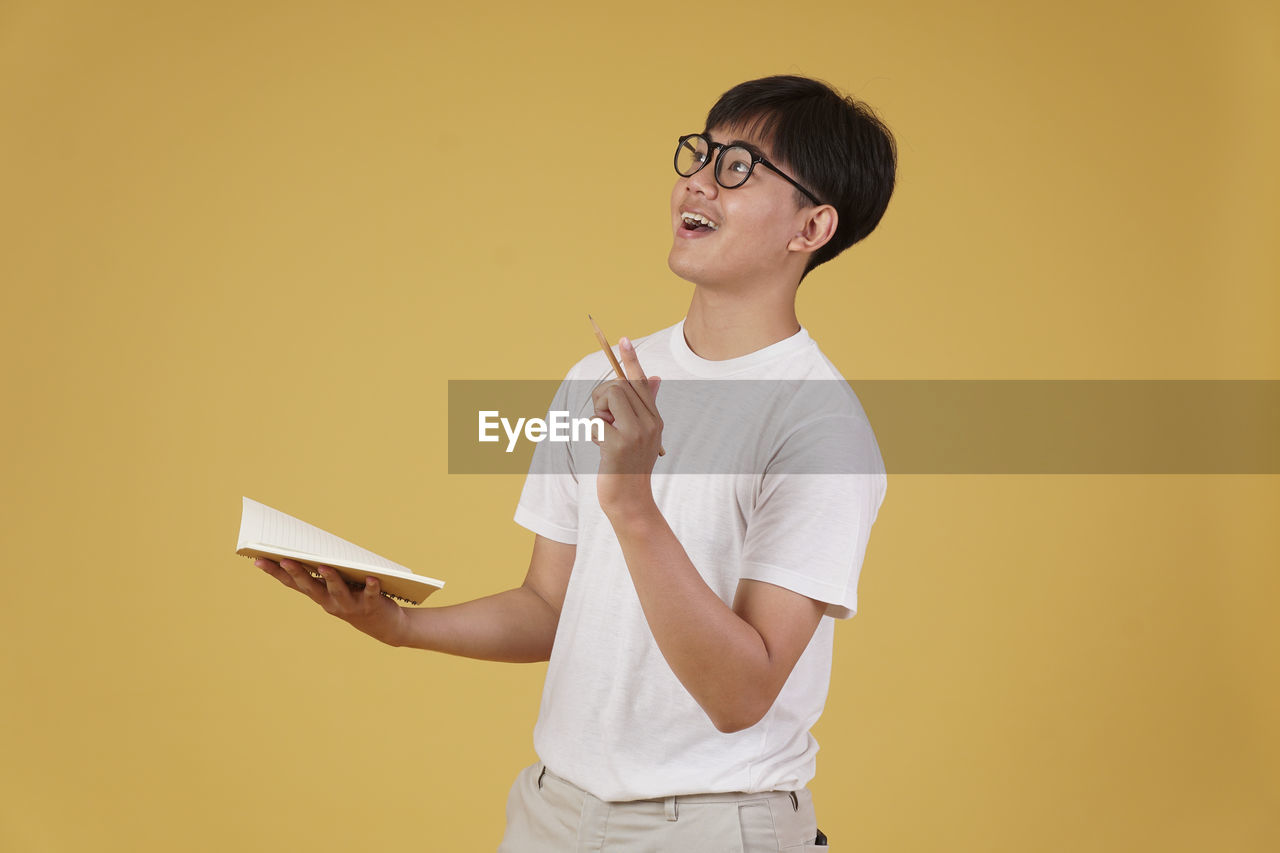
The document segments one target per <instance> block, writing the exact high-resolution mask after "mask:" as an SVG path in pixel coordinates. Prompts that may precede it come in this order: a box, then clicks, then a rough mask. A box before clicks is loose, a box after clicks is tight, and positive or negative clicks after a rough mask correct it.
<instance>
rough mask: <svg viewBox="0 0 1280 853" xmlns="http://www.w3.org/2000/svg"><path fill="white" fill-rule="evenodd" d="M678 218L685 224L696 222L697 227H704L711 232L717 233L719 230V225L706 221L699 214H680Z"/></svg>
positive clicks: (705, 218)
mask: <svg viewBox="0 0 1280 853" xmlns="http://www.w3.org/2000/svg"><path fill="white" fill-rule="evenodd" d="M680 218H681V219H683V220H684V221H685V222H696V223H697V224H699V225H705V226H707V227H708V228H710V229H711V230H712V231H717V230H719V228H720V226H719V225H716V224H715V223H714V222H712V221H711V220H710V219H707V217H705V216H703V215H702V214H701V213H681V214H680Z"/></svg>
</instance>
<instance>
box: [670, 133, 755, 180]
mask: <svg viewBox="0 0 1280 853" xmlns="http://www.w3.org/2000/svg"><path fill="white" fill-rule="evenodd" d="M710 148H711V147H710V145H708V143H707V140H706V139H704V138H703V137H701V136H691V137H690V138H688V139H686V140H684V141H683V142H681V143H680V145H679V148H677V150H676V171H677V172H679V173H680V174H681V175H684V176H685V177H686V178H687V177H689V176H690V175H692V174H693V173H694V172H697V171H698V170H699V169H701V168H702V167H703V166H705V165H706V163H707V158H708V157H709V156H710V154H711V151H710ZM750 175H751V152H749V151H747V149H745V148H741V147H739V146H733V147H731V148H721V149H720V155H719V156H718V157H717V158H716V180H717V181H718V182H719V183H720V186H722V187H725V188H727V189H733V188H734V187H740V186H742V185H743V183H745V182H746V180H747V178H748V177H750Z"/></svg>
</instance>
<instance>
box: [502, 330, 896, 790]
mask: <svg viewBox="0 0 1280 853" xmlns="http://www.w3.org/2000/svg"><path fill="white" fill-rule="evenodd" d="M634 344H635V346H636V354H637V357H638V358H639V360H640V364H641V366H642V367H643V368H644V370H645V372H646V374H648V375H651V376H652V375H656V376H660V377H662V380H663V383H662V385H661V387H660V388H659V391H658V397H657V406H658V411H659V413H660V414H661V416H662V418H663V423H664V430H663V435H662V442H663V445H664V446H665V450H666V455H665V456H662V457H659V458H658V460H657V462H656V464H655V466H654V471H653V476H652V484H653V492H654V498H655V500H656V502H657V505H658V508H659V510H660V511H661V512H662V514H663V516H664V518H665V519H666V520H667V523H668V524H669V525H670V526H671V529H672V530H673V531H674V532H675V534H676V537H677V538H678V539H679V540H680V543H681V545H683V546H684V549H685V552H686V553H687V554H688V555H689V558H690V560H691V561H692V563H693V565H694V567H695V568H696V569H697V570H698V572H699V574H701V575H702V577H703V579H704V580H705V581H706V583H707V584H708V586H710V587H711V589H713V590H714V591H715V593H716V594H717V595H718V596H719V597H720V598H721V600H723V601H724V602H725V603H726V604H730V605H732V602H733V598H734V593H735V591H736V589H737V586H738V582H739V580H740V579H742V578H751V579H754V580H758V581H767V582H768V583H771V584H775V585H777V586H781V587H785V588H787V589H790V590H794V591H795V592H799V593H801V594H802V595H806V596H809V597H810V598H813V599H816V600H820V601H825V602H827V604H828V607H827V616H828V617H834V618H826V617H824V618H823V619H822V620H821V622H820V624H819V626H818V629H817V631H816V632H815V634H814V636H813V639H812V640H811V641H810V643H809V645H808V647H807V648H806V649H805V651H804V653H803V654H802V655H801V656H800V659H799V661H798V662H797V663H796V666H795V669H794V670H793V671H792V673H791V676H790V678H789V679H788V680H787V682H786V684H785V685H784V686H783V688H782V692H781V693H780V694H779V696H778V698H777V700H776V701H775V702H774V704H773V707H772V708H770V709H769V711H768V713H766V714H765V716H764V718H763V719H762V720H760V722H758V723H757V724H756V725H754V726H752V727H750V728H748V729H745V730H743V731H740V732H734V733H731V734H725V733H723V732H720V731H719V730H717V729H716V728H715V726H714V725H712V723H711V721H710V719H709V718H708V717H707V715H706V713H705V712H704V711H703V710H702V708H701V707H700V706H699V705H698V704H697V702H695V701H694V699H693V697H692V696H690V694H689V693H688V691H686V690H685V688H684V686H683V685H682V684H680V682H679V681H678V680H677V679H676V676H675V674H674V673H672V671H671V668H670V667H669V666H668V664H667V662H666V660H665V659H664V658H663V656H662V653H661V652H660V651H659V649H658V646H657V643H656V641H655V640H654V638H653V634H652V632H651V631H650V630H649V626H648V623H647V622H646V620H645V617H644V613H643V611H642V610H641V607H640V601H639V598H638V597H637V595H636V591H635V587H634V585H633V584H632V581H631V576H630V573H629V572H628V569H627V566H626V562H625V560H624V559H623V555H622V550H621V548H620V546H619V544H618V540H617V537H616V535H615V534H614V531H613V527H612V525H611V524H610V523H609V520H608V518H606V517H605V515H604V513H603V511H602V510H601V509H600V504H599V501H598V499H597V496H596V478H595V473H594V472H595V471H596V470H598V465H599V449H598V448H597V447H596V446H595V445H594V444H592V443H590V442H589V441H588V442H578V443H574V444H565V443H559V444H555V443H551V442H542V443H540V444H539V445H538V446H537V448H536V450H535V453H534V462H533V465H532V466H531V469H530V474H529V476H528V478H527V479H526V481H525V486H524V490H523V492H522V494H521V496H520V501H519V505H518V506H517V509H516V513H515V520H516V522H517V523H518V524H520V525H522V526H523V527H526V528H528V529H529V530H532V531H534V532H535V533H538V534H541V535H542V536H545V537H547V538H549V539H553V540H555V541H558V542H564V543H569V544H575V545H576V546H577V554H576V558H575V561H574V565H573V572H572V574H571V576H570V578H569V584H568V588H567V591H566V594H565V601H564V607H563V609H562V611H561V613H560V622H559V627H558V629H557V631H556V638H555V645H554V647H553V648H552V652H551V661H550V664H549V666H548V669H547V678H546V683H545V685H544V688H543V693H542V705H541V709H540V711H539V715H538V722H537V725H536V726H535V728H534V748H535V750H536V751H537V753H538V756H539V758H540V759H541V760H542V761H543V762H544V763H545V764H546V765H547V766H548V767H549V768H550V769H551V770H552V771H553V772H555V773H557V774H559V775H560V776H562V777H563V778H565V779H567V780H569V781H570V782H572V783H574V784H575V785H578V786H579V787H581V788H583V789H584V790H586V791H588V792H590V793H591V794H594V795H595V796H596V797H599V798H600V799H602V800H608V801H618V800H633V799H649V798H654V797H665V796H671V795H679V794H693V793H711V792H722V791H746V792H757V791H772V790H796V789H799V788H801V787H804V786H805V785H806V784H808V782H809V780H811V779H812V778H813V775H814V770H815V761H814V758H815V755H816V753H817V751H818V745H817V742H816V741H815V740H814V739H813V737H812V735H810V733H809V729H810V728H811V727H812V726H813V724H814V723H815V722H816V721H817V719H818V717H819V715H820V714H821V713H822V709H823V705H824V703H825V702H826V697H827V687H828V683H829V681H830V676H831V646H832V637H833V633H834V624H835V618H848V617H850V616H852V615H853V614H854V611H855V610H856V608H857V584H858V575H859V571H860V569H861V566H862V559H863V554H864V553H865V551H866V547H867V538H868V536H869V534H870V532H871V525H872V523H873V522H874V521H875V517H876V513H877V512H878V510H879V507H880V503H881V501H882V500H883V499H884V492H885V485H886V479H885V473H884V465H883V462H882V461H881V458H880V451H879V448H878V446H877V445H876V440H875V436H874V434H873V433H872V431H871V427H870V424H869V423H868V422H867V418H866V415H865V414H864V413H863V411H862V407H861V405H860V404H859V403H858V400H857V398H856V397H855V396H854V394H853V391H852V390H851V389H850V388H849V386H848V384H847V383H845V382H844V381H843V379H842V378H841V376H840V374H839V372H838V371H837V370H836V369H835V367H834V366H833V365H832V364H831V362H830V361H828V360H827V358H826V357H825V356H824V355H823V354H822V352H821V351H820V350H819V349H818V346H817V344H815V343H814V341H813V340H812V339H811V338H810V337H809V334H808V332H806V331H805V330H804V329H801V330H800V331H799V332H797V333H796V334H795V335H792V336H791V337H790V338H787V339H786V340H783V341H779V342H778V343H776V344H773V345H772V346H769V347H766V348H764V349H761V350H758V351H756V352H753V353H750V354H748V355H745V356H742V357H740V358H734V359H728V360H725V361H708V360H706V359H703V358H701V357H699V356H698V355H697V354H696V353H694V352H693V351H692V350H691V349H689V346H688V343H687V342H686V341H685V338H684V323H683V321H682V322H681V323H679V324H677V325H675V326H672V327H670V328H668V329H664V330H663V331H660V332H657V333H655V334H653V335H650V336H648V337H646V338H642V339H638V340H635V341H634ZM611 378H613V374H612V369H611V368H610V366H609V363H608V362H607V361H606V360H605V357H604V354H603V353H601V352H595V353H593V354H591V355H589V356H587V357H586V358H584V359H582V360H581V361H580V362H578V363H577V364H576V365H575V366H574V367H573V368H572V369H571V370H570V371H569V374H568V376H567V377H566V379H565V381H564V382H563V383H562V384H561V386H560V390H559V391H558V392H557V395H556V399H555V400H554V401H553V402H552V405H551V409H552V410H559V411H569V412H571V413H572V414H573V416H575V417H577V416H582V415H584V414H585V415H586V416H589V415H590V414H591V412H592V404H591V400H590V389H591V387H592V386H593V385H594V384H596V383H598V382H601V381H604V380H607V379H611ZM742 383H745V384H742ZM730 398H732V399H730ZM726 400H728V401H729V402H727V403H726ZM743 400H745V401H746V402H745V403H743V402H742V401H743Z"/></svg>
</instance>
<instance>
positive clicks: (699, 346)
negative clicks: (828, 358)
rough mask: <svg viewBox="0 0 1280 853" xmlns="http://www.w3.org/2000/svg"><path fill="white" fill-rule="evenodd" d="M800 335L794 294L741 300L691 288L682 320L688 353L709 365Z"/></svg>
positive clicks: (732, 295) (758, 296)
mask: <svg viewBox="0 0 1280 853" xmlns="http://www.w3.org/2000/svg"><path fill="white" fill-rule="evenodd" d="M798 331H800V321H799V320H797V319H796V304H795V292H794V291H792V292H791V293H790V294H781V293H777V292H775V293H774V294H772V295H771V296H770V297H765V298H761V296H760V295H759V294H756V295H755V296H754V298H743V297H742V296H741V295H740V294H726V293H724V292H717V291H711V290H707V289H706V288H703V287H695V288H694V290H693V301H692V302H690V303H689V313H688V315H687V316H686V317H685V320H684V338H685V342H686V343H687V344H688V345H689V349H691V350H693V351H694V353H696V354H697V355H699V356H701V357H702V358H705V359H707V360H709V361H724V360H726V359H730V358H738V357H739V356H743V355H747V354H749V353H753V352H755V351H756V350H761V349H764V348H765V347H767V346H770V345H772V344H776V343H777V342H778V341H782V340H786V339H787V338H789V337H791V336H792V335H794V334H795V333H796V332H798Z"/></svg>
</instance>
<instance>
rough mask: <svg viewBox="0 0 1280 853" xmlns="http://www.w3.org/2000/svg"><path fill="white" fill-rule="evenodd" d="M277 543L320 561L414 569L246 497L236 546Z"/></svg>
mask: <svg viewBox="0 0 1280 853" xmlns="http://www.w3.org/2000/svg"><path fill="white" fill-rule="evenodd" d="M255 545H257V546H274V547H278V548H284V549H287V550H289V551H297V552H300V553H304V554H311V555H313V556H315V558H316V561H317V562H324V561H326V560H329V561H333V562H347V563H356V564H361V563H363V564H364V565H366V566H369V567H371V568H382V569H391V570H393V571H399V572H407V573H409V574H413V572H412V571H410V570H409V569H407V568H405V567H404V566H402V565H400V564H399V563H393V562H392V561H390V560H388V559H387V558H386V557H381V556H379V555H377V554H375V553H373V552H372V551H369V550H366V549H364V548H361V547H360V546H359V545H355V544H353V543H351V542H348V541H347V540H345V539H340V538H338V537H337V536H334V535H333V534H332V533H329V532H328V531H325V530H321V529H320V528H319V527H316V526H314V525H311V524H308V523H307V522H305V521H302V520H301V519H298V518H294V517H293V516H291V515H286V514H285V513H283V512H280V511H279V510H276V509H272V508H271V507H269V506H267V505H265V504H260V503H258V502H257V501H255V500H250V499H249V498H244V511H243V515H242V521H241V524H240V541H239V543H238V544H237V545H236V547H237V548H244V547H246V546H249V547H252V546H255Z"/></svg>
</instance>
